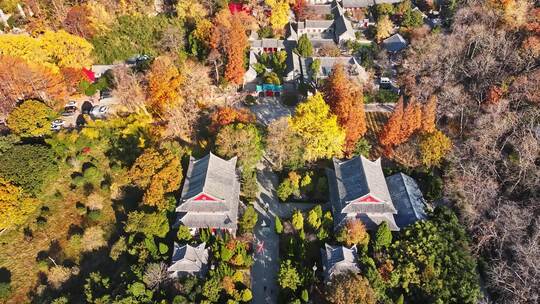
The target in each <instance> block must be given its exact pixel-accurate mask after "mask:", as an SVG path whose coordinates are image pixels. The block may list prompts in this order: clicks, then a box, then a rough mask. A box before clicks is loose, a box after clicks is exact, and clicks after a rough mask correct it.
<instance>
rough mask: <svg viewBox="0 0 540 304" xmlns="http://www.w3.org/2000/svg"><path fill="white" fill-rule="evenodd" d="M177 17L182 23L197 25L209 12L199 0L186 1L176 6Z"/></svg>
mask: <svg viewBox="0 0 540 304" xmlns="http://www.w3.org/2000/svg"><path fill="white" fill-rule="evenodd" d="M176 15H177V16H178V18H179V19H180V20H182V22H187V23H190V24H195V23H197V22H199V21H200V20H203V19H204V18H205V17H206V16H207V15H208V11H207V10H206V8H205V7H204V6H203V5H202V4H201V2H200V1H198V0H184V1H178V3H177V4H176Z"/></svg>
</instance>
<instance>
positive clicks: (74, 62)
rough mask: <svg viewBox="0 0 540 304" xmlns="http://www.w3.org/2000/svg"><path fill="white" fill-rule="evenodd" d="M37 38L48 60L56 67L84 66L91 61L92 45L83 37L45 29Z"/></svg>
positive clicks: (88, 64) (90, 63)
mask: <svg viewBox="0 0 540 304" xmlns="http://www.w3.org/2000/svg"><path fill="white" fill-rule="evenodd" d="M38 39H39V42H40V44H41V47H42V48H43V49H44V50H45V51H46V52H47V56H48V57H49V58H50V62H52V63H54V64H56V65H57V66H58V67H61V68H62V67H72V68H84V67H89V66H91V65H92V63H93V60H92V58H93V56H91V54H92V49H93V46H92V44H90V42H88V41H86V40H85V39H84V38H81V37H78V36H74V35H71V34H69V33H68V32H66V31H63V30H60V31H57V32H52V31H47V32H45V33H44V34H43V35H41V36H39V37H38Z"/></svg>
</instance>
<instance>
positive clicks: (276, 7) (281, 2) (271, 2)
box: [266, 0, 290, 30]
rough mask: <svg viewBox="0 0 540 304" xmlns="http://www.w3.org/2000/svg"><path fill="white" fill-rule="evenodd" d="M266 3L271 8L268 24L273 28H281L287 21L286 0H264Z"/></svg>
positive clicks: (287, 3)
mask: <svg viewBox="0 0 540 304" xmlns="http://www.w3.org/2000/svg"><path fill="white" fill-rule="evenodd" d="M266 4H267V5H268V6H270V8H271V9H272V14H271V15H270V24H271V25H272V28H273V29H274V30H282V29H283V28H284V27H285V25H287V23H288V22H289V10H290V7H289V1H288V0H266Z"/></svg>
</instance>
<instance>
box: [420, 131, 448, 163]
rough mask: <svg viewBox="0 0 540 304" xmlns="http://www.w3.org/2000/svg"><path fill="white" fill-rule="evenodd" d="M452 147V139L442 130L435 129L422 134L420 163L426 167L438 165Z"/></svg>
mask: <svg viewBox="0 0 540 304" xmlns="http://www.w3.org/2000/svg"><path fill="white" fill-rule="evenodd" d="M451 149H452V141H451V140H450V138H448V137H447V136H446V135H444V133H443V132H441V131H439V130H436V131H435V132H432V133H430V134H427V135H424V136H423V137H422V140H421V141H420V153H421V155H422V163H423V164H424V165H426V166H427V167H432V166H439V165H440V164H441V160H442V159H443V158H444V156H445V155H446V154H447V153H448V152H450V150H451Z"/></svg>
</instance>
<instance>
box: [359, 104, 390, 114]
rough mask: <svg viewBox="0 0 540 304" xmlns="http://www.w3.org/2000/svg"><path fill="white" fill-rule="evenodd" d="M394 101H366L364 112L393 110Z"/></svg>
mask: <svg viewBox="0 0 540 304" xmlns="http://www.w3.org/2000/svg"><path fill="white" fill-rule="evenodd" d="M395 107H396V104H395V103H367V104H365V105H364V110H365V111H366V112H393V111H394V108H395Z"/></svg>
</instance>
